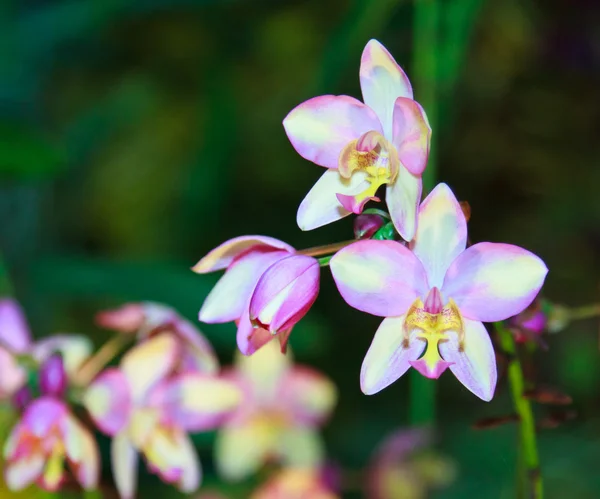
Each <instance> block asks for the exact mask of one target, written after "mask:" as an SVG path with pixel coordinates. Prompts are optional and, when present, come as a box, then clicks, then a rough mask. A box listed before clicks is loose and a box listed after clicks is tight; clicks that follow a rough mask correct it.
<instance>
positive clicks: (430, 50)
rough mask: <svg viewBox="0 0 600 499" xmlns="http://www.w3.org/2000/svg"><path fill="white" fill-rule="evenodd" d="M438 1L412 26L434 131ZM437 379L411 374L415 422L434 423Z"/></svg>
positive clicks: (426, 2)
mask: <svg viewBox="0 0 600 499" xmlns="http://www.w3.org/2000/svg"><path fill="white" fill-rule="evenodd" d="M438 2H439V0H415V3H414V27H413V54H414V60H413V63H412V81H413V86H414V88H415V98H416V99H417V101H419V102H420V103H421V105H422V106H423V108H424V109H425V112H426V113H427V117H428V119H429V124H430V126H431V128H432V130H436V126H437V116H438V99H437V79H438V64H439V61H438V49H439V47H438V45H439V40H438V35H439V29H440V5H439V3H438ZM434 138H435V133H433V134H432V141H431V149H430V154H429V160H428V162H427V168H426V169H425V172H424V173H423V188H424V190H425V191H430V190H431V189H433V187H434V185H435V182H436V178H437V164H436V148H435V143H434V140H433V139H434ZM435 389H436V385H435V381H434V380H430V379H427V378H425V377H424V376H421V374H419V373H418V372H417V371H416V370H414V369H413V370H412V372H411V373H410V404H409V411H410V413H409V420H410V422H411V424H412V425H433V424H434V423H435V412H436V411H435Z"/></svg>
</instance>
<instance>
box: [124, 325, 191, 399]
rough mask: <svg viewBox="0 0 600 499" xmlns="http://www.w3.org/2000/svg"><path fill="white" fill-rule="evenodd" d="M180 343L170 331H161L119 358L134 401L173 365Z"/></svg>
mask: <svg viewBox="0 0 600 499" xmlns="http://www.w3.org/2000/svg"><path fill="white" fill-rule="evenodd" d="M179 352H180V344H179V343H178V342H177V340H176V338H175V336H174V335H173V334H170V333H161V334H159V335H157V336H153V337H152V338H150V339H148V340H146V341H144V342H142V343H140V344H138V345H137V346H136V347H134V348H132V349H131V350H129V352H127V353H126V354H125V356H124V357H123V359H122V360H121V370H122V372H123V374H124V375H125V378H126V379H127V382H128V384H129V387H130V390H131V396H132V399H133V400H134V401H140V400H142V399H143V398H144V397H145V396H146V394H147V393H148V391H149V390H150V389H151V388H152V387H153V386H154V385H156V383H158V382H159V381H160V380H161V379H162V378H164V377H165V376H166V375H167V374H169V373H170V372H171V371H172V369H173V368H174V367H175V362H176V360H177V356H178V354H179Z"/></svg>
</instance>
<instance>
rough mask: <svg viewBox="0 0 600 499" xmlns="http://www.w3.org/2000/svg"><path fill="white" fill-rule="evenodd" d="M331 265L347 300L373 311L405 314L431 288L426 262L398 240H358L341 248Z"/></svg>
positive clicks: (382, 313) (334, 276) (389, 315)
mask: <svg viewBox="0 0 600 499" xmlns="http://www.w3.org/2000/svg"><path fill="white" fill-rule="evenodd" d="M329 266H330V267H331V273H332V275H333V278H334V280H335V283H336V285H337V287H338V290H339V292H340V293H341V295H342V297H343V298H344V300H346V302H347V303H348V304H349V305H350V306H351V307H354V308H356V309H358V310H361V311H363V312H367V313H369V314H373V315H379V316H382V317H394V316H398V315H401V314H403V313H405V312H406V311H407V310H408V308H409V307H410V305H411V304H412V303H413V302H414V301H415V299H416V298H417V297H418V296H420V295H422V294H424V293H425V292H426V291H427V290H426V288H427V278H426V276H425V270H424V269H423V265H422V264H421V262H420V261H419V260H418V259H417V258H416V257H415V256H414V254H413V253H412V252H411V251H410V250H409V249H408V248H406V247H405V246H403V245H402V244H400V243H398V242H396V241H375V240H365V241H358V242H356V243H353V244H351V245H350V246H347V247H346V248H344V249H342V250H340V251H338V252H337V253H336V254H335V256H334V257H333V258H332V259H331V262H330V264H329Z"/></svg>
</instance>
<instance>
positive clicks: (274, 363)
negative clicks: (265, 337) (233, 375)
mask: <svg viewBox="0 0 600 499" xmlns="http://www.w3.org/2000/svg"><path fill="white" fill-rule="evenodd" d="M235 365H236V369H237V370H238V371H239V373H240V374H241V376H242V377H243V379H244V380H246V381H247V382H248V385H249V388H250V390H251V391H252V396H253V397H255V398H257V399H258V400H259V401H260V400H265V401H268V400H273V398H274V397H275V396H276V394H277V391H278V390H279V389H280V387H281V383H282V379H283V377H284V376H285V375H286V373H287V372H288V371H289V370H290V368H291V365H292V361H291V354H287V355H284V354H282V353H281V351H280V349H279V347H278V345H277V343H276V342H272V343H269V344H268V345H265V346H264V347H263V348H261V349H260V351H259V352H256V353H255V354H254V355H252V356H250V357H244V356H242V355H238V356H237V357H236V359H235Z"/></svg>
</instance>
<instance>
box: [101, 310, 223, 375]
mask: <svg viewBox="0 0 600 499" xmlns="http://www.w3.org/2000/svg"><path fill="white" fill-rule="evenodd" d="M96 322H97V323H98V325H99V326H101V327H105V328H107V329H113V330H115V331H120V332H122V333H135V334H137V337H138V339H139V340H140V341H143V340H145V339H147V338H150V337H152V336H154V335H156V334H160V333H164V332H166V331H168V332H172V333H173V334H174V335H175V336H176V338H177V339H178V341H180V342H181V343H182V348H181V350H180V351H181V362H180V366H179V368H180V370H184V371H186V370H192V371H199V372H203V373H216V372H217V371H218V368H219V362H218V360H217V357H216V356H215V353H214V351H213V348H212V346H211V344H210V343H209V341H208V340H207V339H206V337H205V336H204V335H203V334H202V333H201V332H200V331H199V330H198V328H197V327H196V326H194V325H193V324H192V323H191V322H189V321H188V320H186V319H184V318H183V317H181V315H179V313H178V312H177V311H176V310H174V309H173V308H171V307H168V306H166V305H163V304H162V303H154V302H141V303H127V304H125V305H123V306H122V307H119V308H116V309H113V310H104V311H102V312H100V313H98V314H97V315H96Z"/></svg>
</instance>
